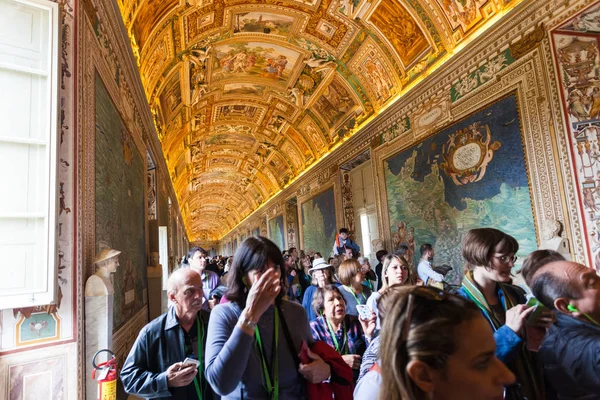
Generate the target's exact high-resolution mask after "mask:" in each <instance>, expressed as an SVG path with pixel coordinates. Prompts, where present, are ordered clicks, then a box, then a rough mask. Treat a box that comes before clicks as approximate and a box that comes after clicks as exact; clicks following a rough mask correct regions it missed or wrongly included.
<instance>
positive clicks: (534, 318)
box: [527, 296, 548, 325]
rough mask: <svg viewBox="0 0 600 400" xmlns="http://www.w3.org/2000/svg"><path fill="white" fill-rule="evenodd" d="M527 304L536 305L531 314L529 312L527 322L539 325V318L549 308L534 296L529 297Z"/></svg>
mask: <svg viewBox="0 0 600 400" xmlns="http://www.w3.org/2000/svg"><path fill="white" fill-rule="evenodd" d="M527 305H528V306H529V307H534V308H533V311H532V312H531V314H529V317H527V323H528V324H529V325H537V324H538V322H539V319H540V318H541V317H542V315H543V314H544V312H546V311H548V309H547V308H546V307H545V306H544V305H543V304H542V303H540V301H539V300H538V299H536V298H535V297H533V296H531V297H529V298H528V300H527Z"/></svg>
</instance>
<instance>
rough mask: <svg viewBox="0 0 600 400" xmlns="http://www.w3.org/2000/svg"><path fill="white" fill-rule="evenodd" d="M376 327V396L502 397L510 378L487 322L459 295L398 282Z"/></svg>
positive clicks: (401, 399)
mask: <svg viewBox="0 0 600 400" xmlns="http://www.w3.org/2000/svg"><path fill="white" fill-rule="evenodd" d="M381 332H382V336H381V348H382V349H386V351H383V352H381V375H382V385H381V391H380V392H379V397H378V398H379V399H380V400H455V399H456V400H459V399H460V400H464V399H477V400H501V399H503V396H504V387H505V386H507V385H510V384H512V383H513V382H514V381H515V376H514V375H513V374H512V372H510V370H509V369H508V368H507V367H506V366H505V365H504V364H503V363H502V362H501V361H500V360H498V359H497V358H496V356H495V350H496V343H495V341H494V337H493V335H492V330H491V328H490V326H489V324H488V323H487V321H486V320H485V318H483V316H482V315H481V313H480V312H479V309H478V308H477V306H476V305H475V304H473V303H472V302H470V301H468V300H466V299H464V298H462V297H459V296H456V295H451V294H446V293H443V292H440V291H439V290H438V289H435V288H432V287H424V286H412V287H402V288H400V289H399V293H398V294H397V295H396V296H395V298H394V300H393V301H392V303H391V304H390V308H389V310H386V317H385V319H384V321H383V326H382V328H381Z"/></svg>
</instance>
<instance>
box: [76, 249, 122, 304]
mask: <svg viewBox="0 0 600 400" xmlns="http://www.w3.org/2000/svg"><path fill="white" fill-rule="evenodd" d="M119 254H121V252H120V251H119V250H114V249H111V248H107V249H104V250H102V251H101V252H100V253H98V254H97V255H96V259H95V260H94V265H95V266H96V273H95V274H94V275H92V276H90V277H89V278H88V280H87V282H86V283H85V295H86V297H94V296H108V295H110V294H114V292H115V290H114V288H113V284H112V282H111V280H110V275H111V274H114V273H115V272H116V271H117V267H118V266H119Z"/></svg>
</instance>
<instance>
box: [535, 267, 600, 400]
mask: <svg viewBox="0 0 600 400" xmlns="http://www.w3.org/2000/svg"><path fill="white" fill-rule="evenodd" d="M531 280H532V291H533V294H534V295H535V297H536V298H537V299H538V300H539V301H541V302H542V304H544V305H545V306H546V307H548V308H550V309H552V310H555V311H556V322H555V323H554V325H552V327H551V328H550V329H549V330H548V334H547V335H546V337H545V338H544V341H543V342H542V346H541V347H540V350H539V358H540V360H541V362H542V364H543V366H544V379H545V382H546V387H547V392H548V393H547V394H548V397H547V398H548V399H600V325H599V323H600V277H598V275H597V274H596V271H594V270H593V269H591V268H587V267H586V266H584V265H581V264H577V263H574V262H570V261H554V262H550V263H548V264H546V265H543V266H542V267H541V268H540V269H538V270H537V271H536V272H535V273H534V274H533V277H532V279H531Z"/></svg>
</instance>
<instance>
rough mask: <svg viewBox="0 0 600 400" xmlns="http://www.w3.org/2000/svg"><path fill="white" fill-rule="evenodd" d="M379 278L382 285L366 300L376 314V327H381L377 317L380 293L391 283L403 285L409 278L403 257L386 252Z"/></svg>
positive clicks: (406, 264)
mask: <svg viewBox="0 0 600 400" xmlns="http://www.w3.org/2000/svg"><path fill="white" fill-rule="evenodd" d="M381 278H382V280H383V286H382V287H381V289H380V290H378V291H377V292H373V294H371V296H369V299H368V300H367V305H368V306H369V308H370V309H371V311H373V312H374V313H375V315H377V325H376V329H377V330H379V329H381V321H380V319H379V311H378V310H377V300H379V298H380V297H381V295H382V293H383V292H384V291H385V290H386V289H387V288H388V287H390V286H392V285H405V284H407V283H408V282H409V279H410V267H409V265H408V263H407V262H406V260H405V259H404V258H403V257H400V256H398V255H395V254H388V255H387V256H385V258H384V259H383V268H382V270H381Z"/></svg>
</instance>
